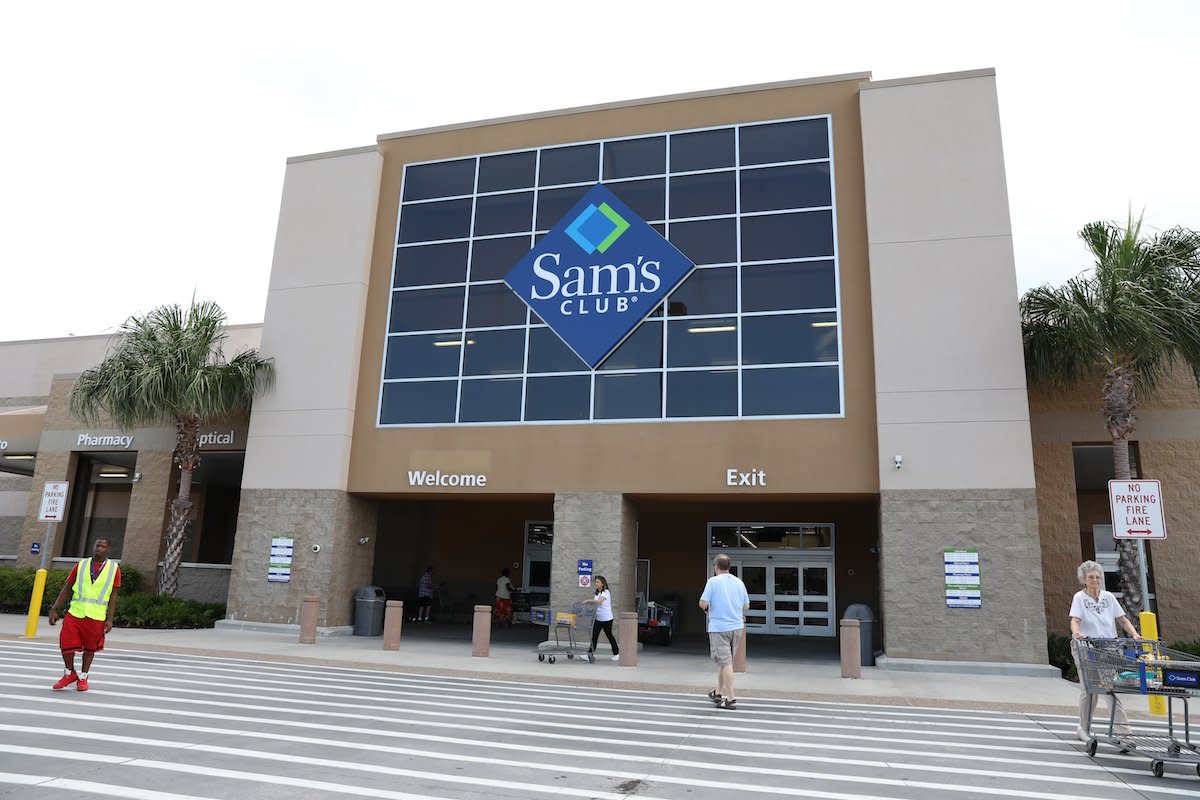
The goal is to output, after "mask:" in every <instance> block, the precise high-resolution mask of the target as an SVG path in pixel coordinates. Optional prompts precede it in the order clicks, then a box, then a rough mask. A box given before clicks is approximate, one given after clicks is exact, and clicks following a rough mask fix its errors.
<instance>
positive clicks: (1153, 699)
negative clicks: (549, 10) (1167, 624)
mask: <svg viewBox="0 0 1200 800" xmlns="http://www.w3.org/2000/svg"><path fill="white" fill-rule="evenodd" d="M1138 625H1139V626H1140V627H1141V629H1142V638H1143V639H1153V640H1154V641H1158V617H1157V616H1155V614H1154V612H1153V611H1143V612H1141V613H1140V614H1138ZM1146 699H1147V700H1149V701H1150V713H1151V714H1157V715H1159V716H1166V714H1167V698H1165V697H1163V696H1162V695H1160V694H1158V695H1152V696H1150V697H1148V698H1146Z"/></svg>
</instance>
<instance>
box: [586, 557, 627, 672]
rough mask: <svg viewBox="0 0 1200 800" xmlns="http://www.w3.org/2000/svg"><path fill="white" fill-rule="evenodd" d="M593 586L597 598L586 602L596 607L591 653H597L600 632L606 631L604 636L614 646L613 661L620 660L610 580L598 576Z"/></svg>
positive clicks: (589, 650) (593, 581)
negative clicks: (614, 631) (609, 590)
mask: <svg viewBox="0 0 1200 800" xmlns="http://www.w3.org/2000/svg"><path fill="white" fill-rule="evenodd" d="M592 586H594V587H595V588H596V596H595V597H593V598H592V599H591V600H584V601H583V602H585V603H589V604H591V605H594V606H595V607H596V621H595V622H593V623H592V646H591V647H589V648H588V652H589V653H594V652H596V643H597V642H599V641H600V631H604V635H605V636H607V637H608V643H609V644H610V645H612V651H613V654H612V660H613V661H617V660H619V659H620V655H619V654H620V652H621V649H620V648H619V647H617V640H616V639H615V638H614V637H613V632H612V624H613V612H612V595H611V594H609V592H608V579H607V578H605V577H604V576H603V575H597V576H596V577H595V578H594V579H593V580H592Z"/></svg>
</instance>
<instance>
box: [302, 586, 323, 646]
mask: <svg viewBox="0 0 1200 800" xmlns="http://www.w3.org/2000/svg"><path fill="white" fill-rule="evenodd" d="M320 606H321V598H320V597H319V596H318V595H315V594H310V595H305V596H304V599H303V600H301V601H300V644H316V643H317V612H318V610H319V609H320Z"/></svg>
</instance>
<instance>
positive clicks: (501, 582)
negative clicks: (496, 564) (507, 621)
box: [496, 575, 512, 600]
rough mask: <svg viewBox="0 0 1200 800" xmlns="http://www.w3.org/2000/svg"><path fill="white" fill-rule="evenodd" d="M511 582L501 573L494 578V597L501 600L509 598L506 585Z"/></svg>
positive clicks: (510, 597) (510, 596)
mask: <svg viewBox="0 0 1200 800" xmlns="http://www.w3.org/2000/svg"><path fill="white" fill-rule="evenodd" d="M511 583H512V581H511V580H510V579H509V577H508V576H507V575H501V576H500V577H499V578H497V579H496V597H499V598H500V599H501V600H511V599H512V595H511V594H509V592H508V587H509V585H510V584H511Z"/></svg>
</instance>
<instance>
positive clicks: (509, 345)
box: [463, 328, 525, 385]
mask: <svg viewBox="0 0 1200 800" xmlns="http://www.w3.org/2000/svg"><path fill="white" fill-rule="evenodd" d="M524 362H525V329H524V328H513V329H510V330H504V331H470V332H469V333H467V352H466V353H465V354H464V356H463V374H464V375H512V374H513V373H520V372H521V367H522V365H523V364H524ZM464 385H465V384H464Z"/></svg>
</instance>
